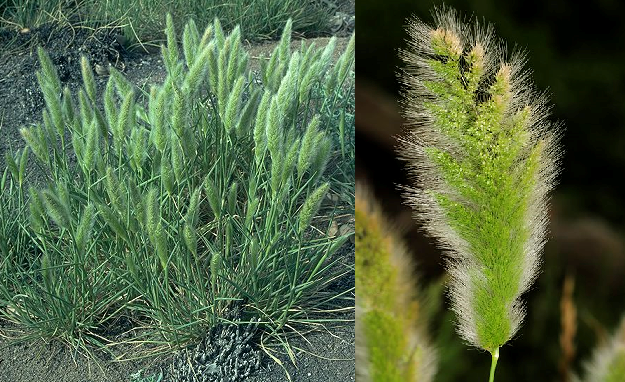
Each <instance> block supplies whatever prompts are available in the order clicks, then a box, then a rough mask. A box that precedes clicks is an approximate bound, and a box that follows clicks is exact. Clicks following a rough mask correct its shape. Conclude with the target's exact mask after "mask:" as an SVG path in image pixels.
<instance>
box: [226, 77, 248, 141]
mask: <svg viewBox="0 0 625 382" xmlns="http://www.w3.org/2000/svg"><path fill="white" fill-rule="evenodd" d="M244 85H245V77H243V76H241V77H239V78H238V79H237V82H236V83H235V84H234V87H233V88H232V91H231V92H230V96H229V97H228V103H227V104H226V109H225V114H224V116H223V122H224V127H225V128H226V132H228V133H230V132H231V131H232V129H233V128H234V127H236V125H237V119H238V116H239V115H240V111H239V109H240V108H241V99H242V98H243V86H244Z"/></svg>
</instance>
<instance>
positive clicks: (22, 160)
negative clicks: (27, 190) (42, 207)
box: [17, 147, 30, 187]
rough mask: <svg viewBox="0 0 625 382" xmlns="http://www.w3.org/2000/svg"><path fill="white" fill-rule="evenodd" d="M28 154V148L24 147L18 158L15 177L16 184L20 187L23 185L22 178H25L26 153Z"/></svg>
mask: <svg viewBox="0 0 625 382" xmlns="http://www.w3.org/2000/svg"><path fill="white" fill-rule="evenodd" d="M29 152H30V150H29V149H28V147H24V148H23V149H22V155H21V156H20V163H19V165H18V166H19V172H18V175H17V182H18V184H19V186H20V187H21V186H22V185H23V184H24V178H25V176H26V167H27V163H28V153H29Z"/></svg>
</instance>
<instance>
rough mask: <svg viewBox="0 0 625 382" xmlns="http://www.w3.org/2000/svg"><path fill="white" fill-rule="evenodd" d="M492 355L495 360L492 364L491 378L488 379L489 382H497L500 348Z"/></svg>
mask: <svg viewBox="0 0 625 382" xmlns="http://www.w3.org/2000/svg"><path fill="white" fill-rule="evenodd" d="M491 354H492V356H493V358H492V360H491V363H490V377H489V378H488V382H493V381H494V380H495V368H496V367H497V360H498V359H499V348H497V349H495V351H494V352H492V353H491Z"/></svg>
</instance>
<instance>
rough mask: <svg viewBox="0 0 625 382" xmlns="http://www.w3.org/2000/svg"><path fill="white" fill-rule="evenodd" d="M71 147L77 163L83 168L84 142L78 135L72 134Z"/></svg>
mask: <svg viewBox="0 0 625 382" xmlns="http://www.w3.org/2000/svg"><path fill="white" fill-rule="evenodd" d="M72 147H73V148H74V153H75V154H76V159H77V160H78V163H79V164H80V166H81V167H82V168H84V167H85V166H84V154H85V140H84V139H83V138H82V137H81V136H80V135H78V134H72Z"/></svg>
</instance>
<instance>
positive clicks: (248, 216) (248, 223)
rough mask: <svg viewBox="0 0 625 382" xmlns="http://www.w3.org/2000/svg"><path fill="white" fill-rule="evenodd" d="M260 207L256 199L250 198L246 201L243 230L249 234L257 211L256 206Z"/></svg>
mask: <svg viewBox="0 0 625 382" xmlns="http://www.w3.org/2000/svg"><path fill="white" fill-rule="evenodd" d="M259 205H260V200H259V199H258V198H250V199H248V201H247V209H246V211H245V228H247V230H248V231H250V232H251V230H252V223H253V221H254V217H255V216H256V211H258V206H259Z"/></svg>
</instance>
